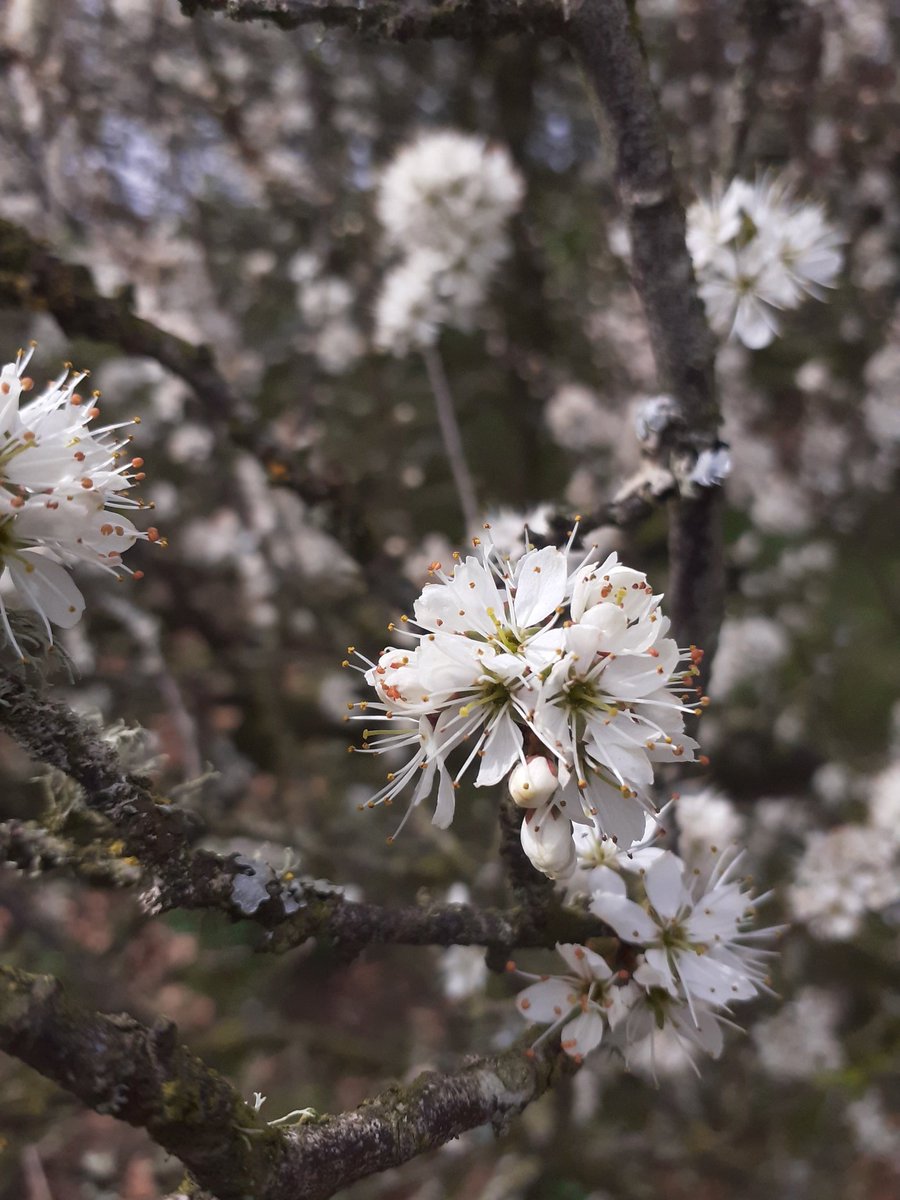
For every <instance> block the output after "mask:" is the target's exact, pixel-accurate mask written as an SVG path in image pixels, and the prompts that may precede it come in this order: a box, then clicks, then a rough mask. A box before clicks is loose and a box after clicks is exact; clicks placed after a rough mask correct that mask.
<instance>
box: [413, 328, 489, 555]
mask: <svg viewBox="0 0 900 1200" xmlns="http://www.w3.org/2000/svg"><path fill="white" fill-rule="evenodd" d="M422 357H423V358H424V360H425V368H426V370H427V371H428V382H429V383H430V384H431V390H432V393H433V394H434V403H435V407H436V408H437V416H438V424H439V425H440V428H441V439H442V441H443V443H444V453H445V454H446V455H447V461H448V462H449V464H450V470H451V472H452V474H453V482H454V484H455V485H456V495H457V497H458V499H459V506H460V508H461V509H462V513H463V517H464V519H465V522H466V529H467V530H469V531H471V530H473V529H477V528H478V523H479V517H480V516H481V509H480V508H479V507H478V496H477V495H476V492H475V484H474V482H473V480H472V473H471V471H470V470H469V464H468V462H467V461H466V452H465V447H464V446H463V440H462V433H461V432H460V428H459V421H458V420H457V418H456V406H455V405H454V403H453V393H452V392H451V390H450V380H449V379H448V378H447V372H446V371H445V370H444V363H443V359H442V358H441V352H440V350H438V348H437V346H426V347H425V348H424V349H423V351H422Z"/></svg>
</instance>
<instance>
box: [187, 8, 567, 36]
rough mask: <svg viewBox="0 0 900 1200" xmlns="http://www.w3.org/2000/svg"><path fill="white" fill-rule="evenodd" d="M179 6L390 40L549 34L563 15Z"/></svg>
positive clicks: (559, 11) (550, 11)
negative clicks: (340, 30) (319, 26)
mask: <svg viewBox="0 0 900 1200" xmlns="http://www.w3.org/2000/svg"><path fill="white" fill-rule="evenodd" d="M181 11H182V12H183V13H184V14H185V15H186V16H189V17H192V16H195V15H196V14H197V13H200V12H210V13H221V14H222V15H223V16H226V17H229V18H230V19H231V20H232V21H271V22H272V24H274V25H278V26H279V27H280V28H281V29H297V28H299V27H300V26H301V25H324V26H326V27H327V28H329V29H348V30H350V32H351V33H354V34H359V35H362V36H365V37H373V38H387V39H389V40H391V41H396V42H408V41H413V40H415V39H418V38H441V37H450V38H475V37H502V36H503V35H504V34H508V33H525V32H535V33H551V32H555V31H558V30H559V28H560V26H561V25H562V22H563V20H564V19H565V18H564V10H563V7H562V6H561V5H558V4H557V3H555V0H531V2H530V3H529V4H520V3H518V2H517V0H478V2H477V3H476V2H475V0H462V2H460V0H360V2H359V3H356V2H347V0H333V2H331V0H181Z"/></svg>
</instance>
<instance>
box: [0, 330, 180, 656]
mask: <svg viewBox="0 0 900 1200" xmlns="http://www.w3.org/2000/svg"><path fill="white" fill-rule="evenodd" d="M33 352H34V348H33V347H32V348H31V349H29V350H28V351H27V352H26V351H19V354H18V356H17V358H16V361H15V362H14V363H7V364H6V366H4V367H3V369H2V371H0V629H2V635H3V636H4V637H5V640H6V642H7V643H8V644H9V645H10V646H11V647H12V648H13V650H14V651H15V652H16V653H17V654H18V656H19V657H20V658H22V659H24V658H25V655H24V654H23V653H22V649H21V646H20V644H19V641H18V640H17V638H16V635H15V633H14V632H13V626H12V622H11V620H10V609H14V608H16V607H21V606H24V607H26V608H28V609H31V610H32V611H33V612H34V613H36V614H37V617H38V619H39V621H40V623H41V627H42V635H46V638H47V641H48V642H49V643H51V644H52V642H53V630H52V626H54V625H55V626H59V627H60V628H63V629H68V628H70V627H71V626H73V625H75V624H76V623H77V622H78V621H79V620H80V619H81V615H82V613H83V612H84V597H83V596H82V594H81V592H80V591H79V589H78V587H77V586H76V585H75V583H74V582H73V580H72V579H71V577H70V576H69V573H68V571H67V569H66V567H67V565H70V564H74V563H78V562H90V563H93V564H95V565H97V566H100V567H101V568H103V569H104V570H106V571H108V572H109V573H110V574H112V575H114V576H115V577H116V578H122V577H123V572H124V573H127V574H130V575H133V576H135V577H140V574H141V573H140V572H139V571H132V570H131V569H130V568H129V567H127V566H125V565H124V564H123V562H122V555H123V554H124V553H125V551H126V550H128V549H130V547H131V546H133V545H134V543H135V541H137V539H138V538H145V539H147V540H149V541H158V540H159V534H158V532H157V531H156V530H155V529H153V528H151V529H149V530H147V531H146V532H139V531H138V530H137V529H136V528H135V527H134V525H133V524H132V522H131V521H130V520H129V518H128V517H126V516H124V515H123V513H122V510H132V509H138V508H142V507H143V506H144V505H143V502H142V501H141V500H139V499H136V498H135V497H133V496H132V495H130V494H129V492H130V489H131V488H133V487H134V485H135V483H139V482H140V481H141V480H142V479H143V478H144V475H143V472H142V471H141V467H142V466H143V459H140V458H133V457H131V456H130V455H129V454H128V453H127V449H126V448H127V446H128V445H129V443H130V441H131V436H130V435H125V436H124V437H123V436H122V435H121V434H120V432H119V431H120V430H122V429H125V428H128V427H130V426H131V425H133V424H136V423H137V422H138V420H139V419H138V418H133V419H132V420H128V421H121V422H116V423H113V424H111V425H105V426H101V427H99V428H97V427H91V422H92V421H93V420H95V419H96V418H97V417H99V415H100V410H99V408H98V407H97V401H98V399H99V396H100V393H99V392H94V393H92V394H91V395H89V396H85V395H83V394H82V393H81V392H80V391H79V387H80V386H81V384H82V383H83V382H84V380H85V379H86V378H87V372H85V371H82V372H76V373H74V374H73V373H72V372H71V368H70V366H69V365H67V366H66V368H65V369H64V370H63V372H62V373H61V374H60V375H59V376H57V378H56V379H54V380H52V381H51V382H50V383H49V384H48V385H47V387H46V388H45V389H44V390H43V391H42V392H40V393H38V394H37V395H35V396H34V397H33V398H31V399H26V397H27V396H28V395H29V393H30V392H31V391H32V389H33V387H34V383H33V380H32V379H31V378H30V376H28V375H27V374H26V373H25V372H26V368H27V367H28V363H29V361H30V359H31V356H32V354H33Z"/></svg>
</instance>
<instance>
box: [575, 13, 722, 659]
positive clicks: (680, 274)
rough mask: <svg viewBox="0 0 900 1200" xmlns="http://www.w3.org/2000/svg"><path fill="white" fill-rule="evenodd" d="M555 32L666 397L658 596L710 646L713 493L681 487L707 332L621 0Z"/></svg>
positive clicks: (717, 516) (682, 633) (689, 637)
mask: <svg viewBox="0 0 900 1200" xmlns="http://www.w3.org/2000/svg"><path fill="white" fill-rule="evenodd" d="M565 37H566V40H567V41H568V42H569V44H570V45H571V47H572V49H573V51H574V53H575V56H576V58H577V59H578V61H579V62H580V64H581V66H582V69H583V71H584V74H585V77H586V80H587V82H588V84H589V86H590V88H591V90H592V92H593V94H594V95H595V97H596V99H597V101H598V102H599V107H600V110H601V113H600V120H601V125H603V126H605V127H606V128H607V129H608V130H609V134H610V136H611V139H612V141H613V144H614V147H615V156H616V189H617V193H618V197H619V202H620V203H621V205H622V208H623V210H624V212H625V216H626V219H627V222H628V228H629V231H630V234H631V269H632V279H633V282H634V286H635V289H636V290H637V292H638V295H639V296H640V299H641V302H642V304H643V307H644V312H645V314H646V318H647V324H648V327H649V331H650V340H651V344H652V347H653V353H654V357H655V359H656V365H657V370H658V372H659V376H660V383H661V384H662V387H663V388H664V389H665V391H667V392H668V393H670V394H671V397H672V399H673V401H674V411H673V416H672V419H671V420H670V421H669V423H668V425H667V427H666V428H665V429H664V430H663V431H661V436H660V451H659V459H660V463H661V465H663V466H665V467H667V468H668V469H669V470H671V472H672V475H673V476H674V478H675V480H676V481H677V482H678V483H679V484H680V485H681V488H682V492H683V493H684V498H683V499H681V500H677V501H675V502H673V504H672V509H671V534H670V551H671V553H670V557H671V561H672V578H671V580H670V585H669V588H668V596H669V607H670V610H671V611H672V613H673V615H674V617H675V621H674V624H675V631H676V635H677V637H678V639H679V640H680V641H681V642H682V644H687V643H689V642H697V643H699V644H701V645H705V647H706V648H707V649H708V650H709V651H712V649H713V643H714V641H715V638H716V634H717V630H718V624H719V620H720V610H721V598H722V591H723V581H722V576H723V563H722V557H721V554H720V553H719V548H720V536H721V535H720V532H719V527H720V523H721V505H720V503H719V502H718V500H717V499H716V498H715V497H714V496H710V495H701V496H699V498H698V499H694V498H692V495H691V493H692V492H693V495H694V496H697V495H698V489H696V488H695V487H694V486H693V485H691V484H689V483H688V481H687V476H688V475H689V473H690V470H691V468H692V467H693V465H694V462H695V461H696V457H697V454H698V453H699V452H700V451H702V450H703V449H705V448H709V447H713V446H715V445H716V443H717V438H718V429H719V424H720V421H721V414H720V412H719V406H718V402H717V399H716V390H715V374H714V342H713V338H712V335H711V333H710V330H709V327H708V325H707V322H706V318H705V315H704V311H703V305H702V302H701V300H700V297H699V294H698V292H697V284H696V280H695V278H694V272H693V267H692V264H691V258H690V255H689V253H688V250H687V245H686V243H685V215H684V209H683V207H682V205H681V202H680V200H679V197H678V188H677V185H676V181H675V176H674V172H673V170H672V162H671V156H670V154H669V146H668V140H667V138H666V132H665V127H664V125H663V121H662V116H661V114H660V111H659V107H658V105H657V102H656V97H655V95H654V92H653V87H652V84H651V82H650V75H649V72H648V69H647V62H646V58H645V54H644V48H643V45H642V43H641V39H640V33H639V29H638V21H637V13H636V10H635V5H634V3H633V0H630V2H629V0H583V3H582V4H580V5H579V6H578V7H577V8H574V9H573V11H572V15H571V18H570V20H569V22H568V24H567V25H566V30H565ZM695 545H696V549H693V547H694V546H695ZM689 547H690V548H691V550H690V555H689V558H690V561H689V562H688V561H686V559H685V552H686V550H687V549H688V548H689ZM698 568H702V571H700V572H699V573H698ZM699 597H702V598H703V603H702V605H701V604H698V602H697V601H698V598H699Z"/></svg>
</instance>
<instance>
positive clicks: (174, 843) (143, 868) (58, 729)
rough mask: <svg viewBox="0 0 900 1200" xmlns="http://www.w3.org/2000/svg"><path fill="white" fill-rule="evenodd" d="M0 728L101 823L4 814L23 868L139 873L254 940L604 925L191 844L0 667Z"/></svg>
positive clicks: (129, 876)
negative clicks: (383, 891) (302, 872)
mask: <svg viewBox="0 0 900 1200" xmlns="http://www.w3.org/2000/svg"><path fill="white" fill-rule="evenodd" d="M0 729H2V730H4V731H5V732H6V733H8V734H9V735H10V737H12V738H13V739H14V740H15V741H17V742H18V743H19V745H20V746H22V748H23V749H25V750H26V751H27V752H28V753H29V754H30V755H31V756H32V757H34V758H35V759H37V760H38V761H39V762H42V763H44V764H45V765H47V766H51V767H55V768H57V769H58V770H60V771H63V772H64V773H65V774H66V775H68V776H69V777H70V778H71V779H74V780H75V782H76V783H78V784H79V785H80V786H81V788H82V791H83V800H84V804H85V805H86V807H87V808H88V809H89V810H90V811H91V812H93V813H96V814H98V815H99V816H101V817H103V818H105V819H106V820H107V821H108V822H109V823H110V826H111V829H110V837H109V840H108V841H107V842H106V845H105V847H103V846H100V847H97V848H95V849H92V848H90V847H84V846H80V845H78V844H76V843H73V842H71V841H69V840H67V839H66V837H65V834H64V832H63V833H61V834H57V833H56V831H52V832H51V831H49V830H47V829H45V828H43V827H42V826H41V825H40V824H38V823H35V822H28V823H23V822H15V821H14V822H8V823H7V824H6V825H2V826H0V855H2V856H3V858H4V861H7V862H10V863H12V864H13V865H15V866H18V867H20V868H22V869H25V870H35V869H47V868H53V867H59V866H64V865H66V866H71V867H72V868H73V869H74V870H75V871H76V873H78V874H80V875H82V876H85V877H88V878H90V880H91V882H94V883H105V884H111V885H114V886H126V885H128V884H131V883H134V878H135V874H136V873H140V875H141V876H142V878H143V879H144V881H145V887H146V890H145V891H144V893H143V896H142V900H143V903H144V905H145V907H146V908H147V909H148V910H149V911H151V912H163V911H167V910H169V909H173V908H188V909H205V908H210V909H218V910H219V911H221V912H223V913H225V914H226V915H227V916H229V917H230V918H231V919H232V920H241V921H250V922H253V923H254V924H256V925H258V926H260V927H261V928H262V929H264V930H266V931H267V932H268V934H269V936H268V938H267V940H266V943H265V946H266V948H268V949H271V950H275V951H283V950H287V949H289V948H290V947H292V946H297V945H300V944H301V943H302V942H304V941H306V940H307V938H310V937H321V938H324V939H326V940H327V941H328V942H329V943H331V944H332V945H333V946H334V947H336V948H337V949H339V950H340V952H341V953H342V955H344V956H352V955H354V954H357V953H359V951H360V950H361V949H362V948H363V947H364V946H366V945H369V944H371V943H376V944H388V943H393V944H405V945H418V946H421V945H439V946H452V945H478V946H485V947H486V948H489V949H491V950H493V951H494V952H495V953H496V954H497V955H500V956H503V955H508V954H509V953H510V952H511V951H512V950H513V949H514V948H516V947H529V946H545V947H552V946H554V945H555V944H556V942H557V941H576V942H579V941H585V940H587V938H590V937H602V936H605V935H606V934H607V933H608V930H607V928H606V927H605V926H604V925H603V924H602V923H601V922H599V921H597V920H596V918H594V917H591V916H590V915H587V914H584V913H581V912H578V911H576V910H573V909H567V908H563V907H562V906H561V905H560V904H559V903H558V901H556V900H555V899H554V900H552V902H550V899H546V898H545V902H544V903H543V906H542V908H541V914H540V917H541V919H540V920H537V919H536V914H535V912H534V910H533V908H532V907H531V906H529V905H525V904H521V903H520V904H519V905H518V906H517V907H515V908H512V909H508V910H499V909H480V908H476V907H474V906H471V905H461V904H433V905H406V906H399V907H389V906H387V905H381V904H365V903H358V902H356V901H351V900H347V899H345V898H344V897H343V896H342V895H341V893H340V892H339V891H338V890H335V889H331V888H328V887H326V886H324V885H322V884H321V883H313V882H307V881H304V880H300V879H295V878H293V877H291V876H290V875H289V874H283V875H277V874H276V873H275V871H274V870H273V869H272V868H271V867H270V866H269V865H268V864H267V863H264V862H257V861H253V860H250V859H246V858H242V857H240V856H237V855H232V856H228V857H226V856H224V855H220V854H214V853H212V852H211V851H208V850H197V849H194V848H193V843H194V842H196V839H197V838H198V836H199V835H200V833H201V832H202V824H201V822H200V821H199V819H198V818H197V817H196V816H195V815H194V814H193V813H189V812H186V811H185V810H183V809H180V808H177V807H175V806H174V805H171V804H168V803H165V802H162V801H161V800H160V799H159V798H157V797H155V796H154V795H153V793H152V791H151V789H150V785H149V781H148V780H142V779H138V778H136V777H134V776H131V775H128V774H127V773H126V772H125V771H124V770H123V768H122V765H121V763H120V762H119V760H118V758H117V756H116V753H115V751H114V750H113V748H112V747H111V746H110V745H109V744H108V743H106V742H104V741H103V740H102V738H100V737H99V736H98V734H97V732H96V730H95V729H94V727H92V726H91V725H89V724H88V723H87V722H86V721H84V720H83V719H82V718H81V717H79V716H77V715H76V714H75V713H73V712H72V711H71V710H70V709H68V708H67V707H66V706H65V705H64V704H60V703H58V702H57V701H53V700H48V699H46V698H45V697H43V696H41V695H40V694H39V693H38V692H36V691H35V690H34V689H33V688H32V687H30V686H29V685H27V684H26V683H24V682H23V681H22V680H21V679H19V678H17V677H15V676H13V675H11V674H7V673H2V672H0ZM111 846H112V847H113V848H112V849H111V848H110V847H111ZM528 866H529V870H531V874H532V875H533V876H534V877H535V879H536V880H537V881H538V882H540V879H541V877H540V876H537V875H536V873H535V872H534V871H533V869H531V867H530V864H528ZM126 868H127V870H126ZM516 898H517V900H519V901H521V897H519V896H517V897H516Z"/></svg>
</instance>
